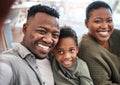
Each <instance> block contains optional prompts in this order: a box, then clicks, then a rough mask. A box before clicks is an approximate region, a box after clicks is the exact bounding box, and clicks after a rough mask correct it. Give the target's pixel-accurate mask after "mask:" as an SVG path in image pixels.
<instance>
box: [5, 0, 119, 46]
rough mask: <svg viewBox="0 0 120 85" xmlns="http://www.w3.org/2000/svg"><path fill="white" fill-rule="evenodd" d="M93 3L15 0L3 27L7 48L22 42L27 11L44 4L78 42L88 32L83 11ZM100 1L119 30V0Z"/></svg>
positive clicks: (90, 0)
mask: <svg viewBox="0 0 120 85" xmlns="http://www.w3.org/2000/svg"><path fill="white" fill-rule="evenodd" d="M93 1H95V0H16V1H15V2H14V4H13V6H12V7H11V10H10V13H9V15H8V17H7V20H6V22H5V23H4V26H3V27H4V29H5V37H6V40H7V43H8V48H11V47H12V43H16V42H20V41H21V40H22V37H23V33H22V26H23V24H24V23H25V21H26V14H27V9H28V8H29V7H30V6H32V5H35V4H45V5H48V6H50V7H53V8H55V9H56V10H58V12H59V13H60V26H63V25H69V26H71V27H72V28H73V29H74V30H75V31H76V33H77V35H78V39H79V40H80V38H81V36H82V35H83V34H85V33H87V31H88V30H87V28H86V27H85V24H84V20H85V9H86V7H87V6H88V4H89V3H91V2H93ZM101 1H105V2H107V3H108V4H109V5H110V6H111V8H112V9H113V19H114V24H115V28H117V29H120V0H101Z"/></svg>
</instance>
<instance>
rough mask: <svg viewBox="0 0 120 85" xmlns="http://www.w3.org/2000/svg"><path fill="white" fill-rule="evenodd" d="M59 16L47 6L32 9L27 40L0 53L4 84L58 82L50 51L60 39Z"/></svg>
mask: <svg viewBox="0 0 120 85" xmlns="http://www.w3.org/2000/svg"><path fill="white" fill-rule="evenodd" d="M58 18H59V14H58V12H57V11H56V10H55V9H53V8H50V7H48V6H45V5H35V6H32V7H31V8H30V9H29V10H28V16H27V22H26V23H25V24H24V25H23V33H24V37H23V41H22V42H21V43H18V44H17V45H16V46H15V47H14V48H12V49H10V50H8V51H7V52H3V53H2V54H1V55H0V56H1V57H0V85H54V79H53V74H52V71H51V66H50V63H49V59H48V57H47V54H48V53H49V51H50V50H51V49H53V48H54V47H55V45H56V44H57V42H58V38H59V32H60V30H59V24H58V20H57V19H58Z"/></svg>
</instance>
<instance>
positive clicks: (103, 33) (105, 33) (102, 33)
mask: <svg viewBox="0 0 120 85" xmlns="http://www.w3.org/2000/svg"><path fill="white" fill-rule="evenodd" d="M99 34H101V35H107V34H108V32H99Z"/></svg>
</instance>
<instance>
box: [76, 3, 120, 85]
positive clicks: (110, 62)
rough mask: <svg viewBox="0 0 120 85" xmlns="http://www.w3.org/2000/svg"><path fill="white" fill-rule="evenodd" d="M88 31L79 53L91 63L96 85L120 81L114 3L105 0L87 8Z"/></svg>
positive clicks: (113, 84) (116, 84)
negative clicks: (111, 5) (113, 13)
mask: <svg viewBox="0 0 120 85" xmlns="http://www.w3.org/2000/svg"><path fill="white" fill-rule="evenodd" d="M85 25H86V27H87V28H88V30H89V31H88V34H86V35H84V36H83V37H82V40H81V42H80V44H79V46H80V47H79V53H78V56H79V57H80V58H82V59H83V60H84V61H86V63H87V64H88V67H89V71H90V74H91V77H92V79H93V82H94V84H95V85H120V31H119V30H116V29H114V25H113V19H112V10H111V7H110V6H109V5H108V4H107V3H105V2H102V1H95V2H93V3H91V4H90V5H89V6H88V7H87V9H86V20H85Z"/></svg>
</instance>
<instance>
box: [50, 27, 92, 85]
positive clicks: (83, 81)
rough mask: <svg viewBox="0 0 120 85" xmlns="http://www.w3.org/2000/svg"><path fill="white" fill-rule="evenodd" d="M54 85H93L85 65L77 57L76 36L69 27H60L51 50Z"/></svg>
mask: <svg viewBox="0 0 120 85" xmlns="http://www.w3.org/2000/svg"><path fill="white" fill-rule="evenodd" d="M51 53H52V55H53V56H54V57H53V59H52V68H53V75H54V79H55V83H56V85H93V82H92V79H91V77H90V74H89V70H88V67H87V65H86V63H85V62H84V61H83V60H81V59H79V58H78V57H77V53H78V40H77V35H76V33H75V31H74V30H72V28H71V27H68V26H64V27H61V30H60V36H59V41H58V44H57V45H56V47H55V48H54V49H53V50H52V52H51Z"/></svg>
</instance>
